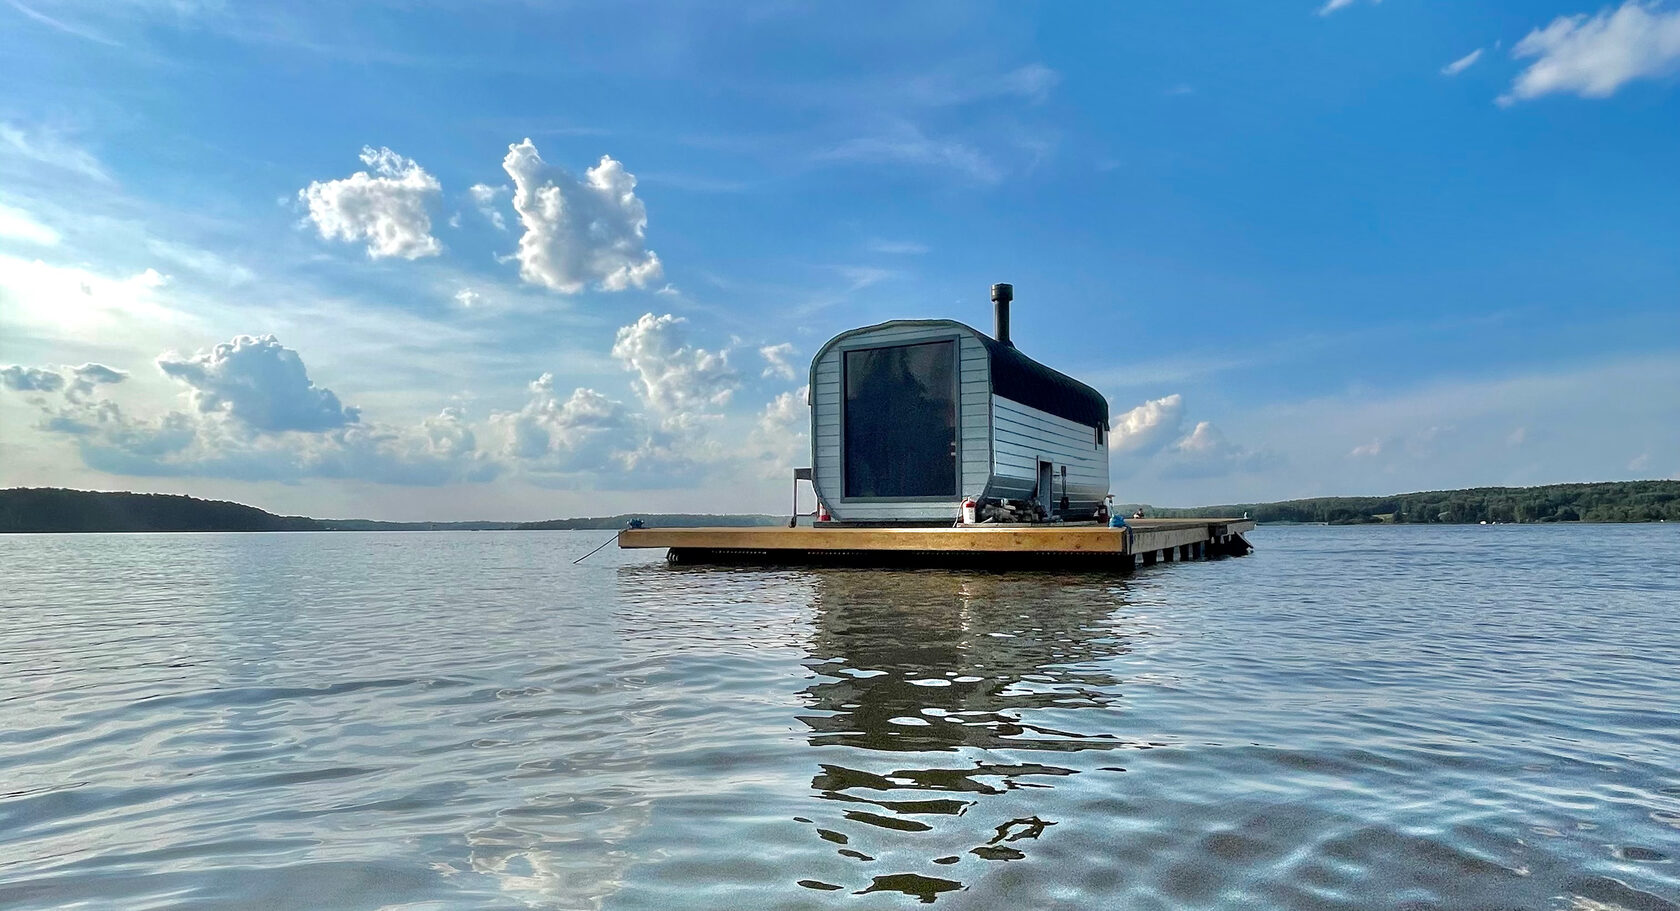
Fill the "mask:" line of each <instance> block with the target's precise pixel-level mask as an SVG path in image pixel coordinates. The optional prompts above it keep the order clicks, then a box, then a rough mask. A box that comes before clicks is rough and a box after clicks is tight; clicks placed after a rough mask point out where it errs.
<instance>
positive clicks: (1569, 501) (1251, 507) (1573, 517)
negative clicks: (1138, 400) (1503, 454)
mask: <svg viewBox="0 0 1680 911" xmlns="http://www.w3.org/2000/svg"><path fill="white" fill-rule="evenodd" d="M1144 509H1145V511H1146V512H1147V513H1148V514H1149V515H1151V516H1159V517H1161V518H1175V517H1184V518H1201V517H1217V516H1240V515H1242V514H1244V513H1247V514H1248V515H1249V517H1250V518H1253V519H1256V520H1258V521H1260V522H1325V523H1328V524H1331V525H1365V524H1376V523H1379V522H1388V523H1399V524H1406V525H1414V524H1415V525H1422V524H1464V523H1469V524H1472V525H1473V524H1476V523H1478V522H1660V521H1664V520H1668V521H1680V481H1610V482H1605V483H1600V484H1550V485H1547V486H1544V487H1477V488H1473V489H1470V490H1434V491H1426V492H1423V493H1403V494H1396V495H1394V496H1389V497H1317V498H1314V499H1310V500H1285V501H1283V502H1281V503H1237V504H1232V505H1227V506H1204V507H1199V508H1196V509H1157V508H1153V507H1148V506H1146V507H1144Z"/></svg>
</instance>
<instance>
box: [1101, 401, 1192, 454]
mask: <svg viewBox="0 0 1680 911" xmlns="http://www.w3.org/2000/svg"><path fill="white" fill-rule="evenodd" d="M1183 423H1184V397H1183V396H1182V395H1179V394H1178V393H1176V392H1175V393H1173V394H1172V395H1169V396H1165V397H1163V398H1158V399H1154V400H1152V401H1148V402H1144V403H1143V404H1142V405H1139V406H1137V407H1136V408H1133V409H1132V410H1130V411H1128V412H1126V413H1125V414H1123V415H1120V417H1119V418H1118V419H1117V420H1115V421H1114V427H1113V430H1112V431H1111V432H1110V434H1109V438H1108V440H1109V442H1108V448H1109V451H1110V452H1113V453H1116V454H1120V453H1125V454H1131V455H1138V456H1146V455H1151V454H1153V453H1155V452H1158V451H1160V449H1161V448H1162V447H1163V446H1165V445H1166V444H1167V443H1168V442H1169V441H1171V439H1172V438H1173V436H1174V435H1176V434H1177V433H1178V428H1179V427H1180V426H1182V425H1183Z"/></svg>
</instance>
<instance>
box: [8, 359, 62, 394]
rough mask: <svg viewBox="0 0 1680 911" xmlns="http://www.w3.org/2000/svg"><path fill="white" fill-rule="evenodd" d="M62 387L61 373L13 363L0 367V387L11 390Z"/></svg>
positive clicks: (49, 389)
mask: <svg viewBox="0 0 1680 911" xmlns="http://www.w3.org/2000/svg"><path fill="white" fill-rule="evenodd" d="M63 388H64V377H63V375H61V374H59V373H56V372H54V371H51V370H45V369H43V368H40V367H21V366H19V365H17V364H13V365H12V366H10V367H5V368H0V389H10V390H11V391H13V392H57V391H59V390H60V389H63Z"/></svg>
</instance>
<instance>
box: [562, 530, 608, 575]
mask: <svg viewBox="0 0 1680 911" xmlns="http://www.w3.org/2000/svg"><path fill="white" fill-rule="evenodd" d="M617 540H618V532H616V531H615V532H613V533H612V537H610V538H608V539H606V540H605V541H602V542H601V546H600V547H597V548H595V549H594V550H592V551H590V552H589V553H586V554H584V555H583V556H581V557H578V558H577V559H576V560H573V561H572V565H573V566H576V565H578V564H579V563H582V562H583V561H585V560H587V559H589V558H590V557H593V556H595V555H596V554H598V553H600V552H601V551H603V550H606V549H607V545H608V544H611V543H612V542H614V541H617Z"/></svg>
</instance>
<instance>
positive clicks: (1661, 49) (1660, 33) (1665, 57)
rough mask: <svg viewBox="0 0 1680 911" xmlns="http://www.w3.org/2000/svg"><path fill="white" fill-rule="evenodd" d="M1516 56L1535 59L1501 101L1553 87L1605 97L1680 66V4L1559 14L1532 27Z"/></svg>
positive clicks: (1636, 1)
mask: <svg viewBox="0 0 1680 911" xmlns="http://www.w3.org/2000/svg"><path fill="white" fill-rule="evenodd" d="M1511 56H1512V57H1514V58H1517V59H1523V58H1529V57H1532V58H1534V62H1533V63H1532V64H1529V67H1528V69H1526V70H1523V71H1522V72H1521V73H1520V74H1518V75H1517V78H1516V81H1514V82H1513V83H1512V84H1511V91H1510V92H1509V93H1507V94H1505V95H1502V96H1500V98H1499V103H1500V104H1511V103H1513V102H1516V101H1523V100H1527V99H1531V98H1539V97H1540V96H1542V95H1549V94H1552V93H1554V92H1573V93H1575V94H1576V95H1580V96H1581V97H1583V98H1606V97H1609V96H1610V95H1612V94H1614V93H1615V91H1616V90H1617V89H1619V88H1621V87H1622V86H1623V85H1624V84H1626V83H1627V82H1630V81H1632V80H1634V79H1640V78H1652V77H1656V76H1661V75H1664V74H1667V73H1670V72H1673V71H1674V70H1675V69H1677V68H1680V9H1673V10H1664V9H1663V8H1662V7H1661V6H1660V5H1658V4H1656V3H1649V4H1647V3H1642V2H1640V0H1628V2H1626V3H1623V4H1622V5H1621V6H1620V7H1619V8H1617V9H1615V10H1614V11H1612V10H1610V9H1608V8H1606V9H1603V10H1600V11H1599V12H1598V13H1597V14H1596V15H1594V16H1592V17H1590V18H1589V17H1588V16H1587V15H1586V14H1585V13H1582V14H1580V15H1575V16H1559V17H1558V18H1556V19H1553V20H1552V22H1551V24H1550V25H1547V26H1546V27H1545V28H1538V29H1535V30H1534V31H1532V32H1529V33H1528V36H1527V37H1525V38H1523V40H1522V41H1520V42H1518V43H1517V46H1516V47H1514V48H1512V49H1511Z"/></svg>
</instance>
